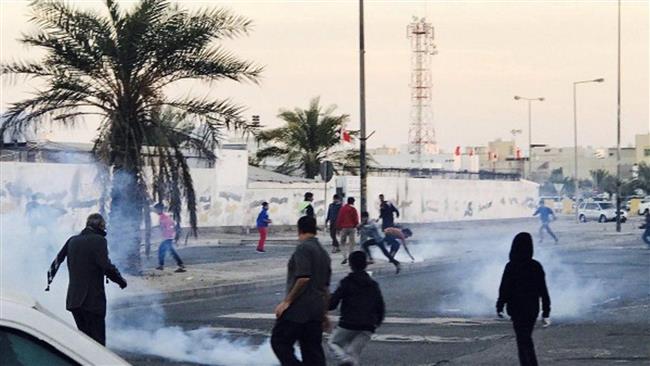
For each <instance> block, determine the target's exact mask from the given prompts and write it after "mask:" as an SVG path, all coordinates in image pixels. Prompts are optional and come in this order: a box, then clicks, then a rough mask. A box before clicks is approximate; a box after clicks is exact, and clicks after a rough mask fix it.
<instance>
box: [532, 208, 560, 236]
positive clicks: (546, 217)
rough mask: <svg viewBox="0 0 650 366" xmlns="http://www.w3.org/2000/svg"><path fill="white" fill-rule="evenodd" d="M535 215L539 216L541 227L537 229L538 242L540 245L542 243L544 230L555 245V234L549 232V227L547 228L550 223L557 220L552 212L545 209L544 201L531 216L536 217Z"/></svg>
mask: <svg viewBox="0 0 650 366" xmlns="http://www.w3.org/2000/svg"><path fill="white" fill-rule="evenodd" d="M537 215H539V219H540V221H541V223H542V226H540V227H539V242H540V243H542V242H543V241H544V230H546V231H547V232H548V233H549V235H551V237H552V238H553V240H555V244H557V242H558V238H557V236H555V234H554V233H553V231H552V230H551V227H550V226H549V225H550V223H551V221H555V220H556V219H557V217H556V216H555V213H554V212H553V210H551V209H550V208H548V207H546V205H545V204H544V201H540V203H539V207H538V208H537V210H536V211H535V213H534V214H533V216H537Z"/></svg>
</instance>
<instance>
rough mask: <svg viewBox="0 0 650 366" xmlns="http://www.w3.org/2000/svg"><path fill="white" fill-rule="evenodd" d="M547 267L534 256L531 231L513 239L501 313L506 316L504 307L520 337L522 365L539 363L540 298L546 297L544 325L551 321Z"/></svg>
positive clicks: (499, 306) (500, 301) (499, 303)
mask: <svg viewBox="0 0 650 366" xmlns="http://www.w3.org/2000/svg"><path fill="white" fill-rule="evenodd" d="M544 276H545V275H544V268H543V267H542V265H541V264H540V263H539V262H538V261H536V260H534V259H533V238H532V237H531V235H530V234H529V233H519V234H517V235H516V236H515V238H514V239H513V241H512V247H511V249H510V261H509V262H508V264H506V268H505V269H504V271H503V277H502V278H501V285H500V286H499V299H498V300H497V315H498V316H499V317H500V318H503V306H504V305H505V306H506V309H507V312H508V315H510V318H511V319H512V325H513V328H514V330H515V335H516V338H517V350H518V352H519V364H520V365H522V366H537V357H536V356H535V345H534V344H533V337H532V335H533V328H534V327H535V321H536V320H537V317H538V316H539V299H540V298H541V299H542V321H543V326H544V327H547V326H549V325H550V324H551V321H550V319H549V316H550V314H551V298H550V297H549V295H548V289H547V288H546V280H545V279H544Z"/></svg>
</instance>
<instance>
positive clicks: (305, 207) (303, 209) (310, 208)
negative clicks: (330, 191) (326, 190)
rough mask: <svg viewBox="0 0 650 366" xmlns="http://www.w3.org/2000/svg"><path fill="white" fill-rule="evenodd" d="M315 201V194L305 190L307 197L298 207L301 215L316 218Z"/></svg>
mask: <svg viewBox="0 0 650 366" xmlns="http://www.w3.org/2000/svg"><path fill="white" fill-rule="evenodd" d="M313 201H314V194H313V193H311V192H305V198H304V200H303V201H302V202H301V203H300V206H299V208H298V212H299V213H300V217H303V216H308V217H313V218H314V219H316V214H315V213H314V205H313V204H312V202H313Z"/></svg>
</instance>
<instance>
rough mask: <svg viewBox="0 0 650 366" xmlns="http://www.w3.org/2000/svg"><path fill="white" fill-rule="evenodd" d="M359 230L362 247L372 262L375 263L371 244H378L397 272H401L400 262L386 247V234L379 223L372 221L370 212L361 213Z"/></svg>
mask: <svg viewBox="0 0 650 366" xmlns="http://www.w3.org/2000/svg"><path fill="white" fill-rule="evenodd" d="M359 232H360V234H361V240H362V242H363V244H361V247H362V248H363V251H364V252H366V255H367V256H368V259H369V260H370V263H373V261H372V256H371V255H370V246H372V245H376V246H378V247H379V249H380V250H381V252H382V253H384V256H386V258H388V261H389V262H390V263H392V264H393V265H394V266H395V273H396V274H397V273H399V272H400V270H401V267H400V264H399V262H398V261H397V260H395V258H394V257H393V256H392V255H390V252H388V250H387V249H386V244H385V242H384V239H385V237H384V235H383V234H382V232H381V231H380V230H379V226H378V225H377V223H375V222H373V221H370V216H369V215H368V212H366V211H364V212H362V213H361V224H360V225H359Z"/></svg>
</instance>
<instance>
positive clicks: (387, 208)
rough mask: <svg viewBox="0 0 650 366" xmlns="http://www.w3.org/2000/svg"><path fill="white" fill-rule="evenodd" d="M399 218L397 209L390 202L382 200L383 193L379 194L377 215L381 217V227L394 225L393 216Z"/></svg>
mask: <svg viewBox="0 0 650 366" xmlns="http://www.w3.org/2000/svg"><path fill="white" fill-rule="evenodd" d="M394 215H397V217H398V218H399V211H398V210H397V208H396V207H395V206H394V205H393V204H392V203H390V202H388V201H386V200H384V195H383V194H380V195H379V217H380V218H381V229H382V230H384V229H386V228H388V227H393V226H395V216H394Z"/></svg>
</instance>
